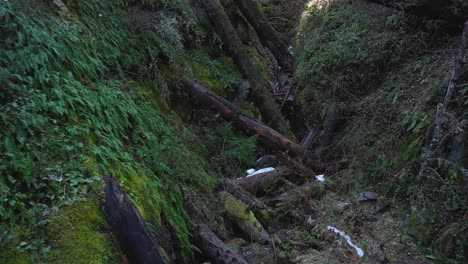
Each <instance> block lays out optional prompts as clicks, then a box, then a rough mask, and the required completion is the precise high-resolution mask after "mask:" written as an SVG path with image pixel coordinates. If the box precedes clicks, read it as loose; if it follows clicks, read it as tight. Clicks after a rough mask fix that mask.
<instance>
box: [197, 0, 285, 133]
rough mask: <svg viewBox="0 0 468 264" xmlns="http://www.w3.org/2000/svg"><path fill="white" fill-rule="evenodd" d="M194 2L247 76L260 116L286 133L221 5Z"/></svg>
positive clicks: (268, 92) (268, 91) (211, 0)
mask: <svg viewBox="0 0 468 264" xmlns="http://www.w3.org/2000/svg"><path fill="white" fill-rule="evenodd" d="M198 3H199V4H200V5H201V6H202V7H203V9H204V10H205V11H206V14H207V16H208V17H209V18H210V20H211V22H212V24H213V25H214V27H215V30H216V32H217V33H218V34H219V35H220V36H221V39H222V42H223V47H224V49H225V50H226V51H227V52H228V53H229V54H230V55H231V57H232V58H233V60H234V63H235V64H236V65H237V68H238V69H239V71H240V72H241V74H242V75H243V76H244V78H246V79H247V80H249V82H250V85H251V95H252V98H253V101H254V103H255V104H256V105H257V106H258V108H259V110H260V113H261V115H262V118H263V120H265V122H266V123H267V124H268V125H269V126H271V127H273V128H274V129H276V130H278V131H280V132H281V133H286V134H287V133H290V132H289V129H288V126H287V123H286V121H285V119H284V118H283V116H282V114H281V111H280V109H279V107H278V105H276V104H275V102H274V101H273V98H272V96H271V87H270V85H269V84H268V83H267V82H266V81H265V80H263V78H262V77H261V75H260V72H259V71H258V69H257V66H256V65H255V63H254V60H253V59H252V58H251V57H250V56H249V54H248V52H247V51H246V50H245V48H244V46H243V44H242V41H241V40H240V38H239V36H238V35H237V33H236V30H235V29H234V27H233V26H232V24H231V22H230V21H229V19H228V18H227V17H226V15H224V12H223V7H222V6H221V5H220V3H219V2H218V1H217V0H198Z"/></svg>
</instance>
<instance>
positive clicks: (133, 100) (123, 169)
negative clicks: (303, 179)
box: [0, 1, 237, 262]
mask: <svg viewBox="0 0 468 264" xmlns="http://www.w3.org/2000/svg"><path fill="white" fill-rule="evenodd" d="M145 3H146V2H145ZM151 3H152V4H156V1H149V2H147V4H151ZM158 3H159V4H161V5H163V6H164V7H165V8H181V7H182V5H184V6H185V4H186V2H185V1H177V2H173V1H158ZM126 4H127V3H124V2H120V3H116V4H111V3H108V2H106V1H74V2H71V3H70V5H69V6H68V7H69V8H70V9H71V10H72V12H73V13H76V14H79V16H71V17H58V16H56V15H55V14H53V13H51V12H52V11H50V10H49V9H48V8H46V7H43V6H41V5H37V6H34V5H32V6H30V7H28V6H27V5H25V3H23V2H22V1H18V2H17V3H16V2H15V3H10V2H6V1H2V3H1V4H0V26H1V34H0V37H1V43H2V44H1V49H0V58H1V59H0V75H1V78H0V79H1V80H0V87H1V88H0V89H1V95H0V100H1V102H2V104H1V106H0V108H1V109H0V117H1V118H0V125H1V127H2V134H1V135H0V153H1V154H0V171H1V174H2V175H4V176H3V177H1V178H0V200H1V201H2V203H1V204H0V217H1V219H2V221H1V224H0V234H1V240H0V243H1V247H2V248H10V249H15V248H16V247H18V245H19V244H20V245H21V247H19V249H20V250H19V252H20V253H21V252H26V253H28V252H34V254H33V257H34V260H33V261H35V262H37V261H44V259H46V257H47V255H48V254H50V250H47V249H48V246H47V245H48V244H49V242H48V241H47V239H54V237H47V235H46V233H45V231H44V230H45V227H46V226H48V225H49V223H50V221H51V218H50V217H49V215H51V214H54V213H56V212H58V211H60V209H61V208H62V207H63V206H65V205H71V206H72V207H73V206H74V204H75V203H76V202H78V201H81V200H84V199H85V197H86V194H87V193H88V192H89V186H90V184H92V183H93V182H100V181H102V178H101V176H104V175H108V174H110V173H112V174H115V175H117V176H118V178H119V179H120V181H121V183H122V185H123V186H124V187H125V189H126V191H127V192H128V193H129V195H130V196H131V198H132V200H133V201H134V203H135V204H136V205H137V207H138V209H139V210H140V212H141V214H142V216H143V218H144V219H145V220H146V221H147V222H149V223H151V224H152V225H153V226H156V227H157V226H161V225H162V224H163V222H165V221H167V222H168V223H169V224H170V225H171V226H172V228H173V229H174V230H175V232H176V234H177V236H178V237H179V239H180V241H181V243H182V246H183V251H184V254H185V256H188V255H189V254H190V252H191V250H192V248H191V245H190V242H189V231H188V228H189V220H188V217H187V216H186V215H185V213H184V210H183V199H184V192H190V191H194V190H199V191H200V190H208V189H209V188H210V186H211V185H212V184H213V181H214V177H213V176H214V175H213V174H211V173H209V172H208V170H209V168H210V166H209V165H208V164H207V163H206V162H205V161H204V160H203V158H202V157H201V156H200V155H199V154H197V153H195V152H193V151H191V150H190V149H188V147H190V144H187V142H185V137H184V135H182V134H181V131H179V128H180V127H181V126H182V125H181V120H180V119H179V117H178V116H177V115H176V114H174V113H171V112H170V111H169V112H166V113H164V114H163V113H161V110H160V109H162V110H164V111H168V109H167V103H166V101H165V99H166V98H167V97H168V96H167V93H172V92H174V91H168V89H169V88H168V87H169V85H168V83H167V81H166V80H165V79H164V78H163V75H164V73H163V70H162V68H163V67H169V69H171V71H174V72H181V71H185V68H186V67H188V64H186V63H185V62H184V59H183V58H185V57H186V56H187V57H190V56H189V55H187V54H186V53H185V52H183V50H182V49H183V40H182V39H181V38H180V37H178V36H175V37H173V38H171V37H168V36H167V34H172V33H170V32H169V31H167V32H160V31H155V30H150V29H147V30H139V31H135V30H134V28H133V27H132V25H131V24H129V23H128V22H127V20H126V17H127V13H126V12H125V11H123V8H122V6H123V5H126ZM179 5H181V6H179ZM168 19H171V18H168ZM164 21H165V22H164ZM164 21H162V22H164V23H166V24H164V25H163V26H166V28H170V29H171V30H179V29H180V28H178V27H176V26H175V24H171V23H172V22H170V21H169V22H168V21H167V20H164ZM167 23H169V24H171V25H168V24H167ZM174 23H176V22H174ZM171 26H172V27H171ZM180 30H182V29H180ZM164 34H166V35H164ZM180 36H182V34H181V35H180ZM171 39H172V40H171ZM194 56H196V55H194ZM205 61H209V59H206V60H205ZM217 63H218V62H216V61H209V63H208V65H207V67H208V68H210V67H211V68H213V67H220V66H219V65H218V64H217ZM164 65H167V66H164ZM213 65H214V66H213ZM221 75H223V76H221ZM215 76H216V77H219V78H220V79H221V83H223V88H226V89H228V88H229V87H230V85H232V84H233V83H234V82H236V81H237V75H235V74H231V75H224V74H223V72H221V74H216V73H215ZM221 77H223V78H224V79H222V78H221ZM162 106H165V107H162ZM192 144H198V143H193V142H192ZM202 193H203V192H202ZM99 217H101V218H102V215H101V216H99ZM162 218H164V221H163V219H162ZM72 224H73V223H72ZM64 232H66V231H64ZM48 235H49V236H52V235H53V234H48ZM82 239H90V238H86V237H83V238H82ZM24 241H27V242H24ZM20 242H21V243H20ZM69 242H72V241H69ZM24 243H26V244H27V245H34V246H27V247H25V246H23V245H25V244H24ZM66 248H69V246H66ZM44 249H45V250H44ZM54 250H55V253H54V254H53V255H55V256H56V255H57V252H61V251H60V250H64V248H60V247H55V248H52V252H54ZM59 254H60V253H59ZM0 256H3V257H6V258H7V259H6V260H5V261H8V256H7V255H4V254H3V255H0ZM82 257H84V259H86V256H82ZM92 258H93V257H92V256H89V261H95V260H96V259H92ZM9 260H10V261H11V259H9Z"/></svg>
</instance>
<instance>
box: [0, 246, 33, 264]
mask: <svg viewBox="0 0 468 264" xmlns="http://www.w3.org/2000/svg"><path fill="white" fill-rule="evenodd" d="M0 263H4V264H32V263H35V258H34V256H33V255H32V254H30V253H28V252H20V251H19V250H18V249H16V248H9V249H7V250H6V251H5V252H2V253H0Z"/></svg>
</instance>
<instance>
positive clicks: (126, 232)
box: [104, 175, 167, 264]
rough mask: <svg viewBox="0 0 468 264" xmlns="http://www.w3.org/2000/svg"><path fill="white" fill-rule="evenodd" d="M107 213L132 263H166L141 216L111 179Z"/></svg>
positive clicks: (108, 180)
mask: <svg viewBox="0 0 468 264" xmlns="http://www.w3.org/2000/svg"><path fill="white" fill-rule="evenodd" d="M104 212H105V214H106V217H107V221H108V222H109V225H110V227H111V229H112V232H113V233H114V234H115V236H116V238H117V241H118V242H119V245H120V248H121V249H122V252H123V253H124V254H125V255H126V257H127V259H128V260H129V261H130V263H154V264H166V263H167V262H166V260H165V259H164V258H163V257H162V255H161V253H160V251H159V244H158V242H157V241H156V239H155V238H154V237H153V236H152V235H151V233H150V232H149V231H148V228H147V226H146V224H145V222H144V221H143V219H142V218H141V216H140V213H139V212H138V210H137V209H136V207H135V206H134V205H133V204H132V202H131V201H130V199H129V198H128V196H127V194H125V192H124V191H123V190H122V187H120V184H119V182H118V181H117V179H116V178H115V177H114V176H112V175H111V176H109V177H108V179H107V185H106V198H105V203H104Z"/></svg>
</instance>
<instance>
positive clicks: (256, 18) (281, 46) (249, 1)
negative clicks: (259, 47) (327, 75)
mask: <svg viewBox="0 0 468 264" xmlns="http://www.w3.org/2000/svg"><path fill="white" fill-rule="evenodd" d="M236 2H237V4H238V5H239V8H240V10H241V11H242V13H243V14H244V16H245V18H247V20H248V21H249V23H250V25H252V27H253V28H254V29H255V31H256V32H257V35H258V37H259V39H260V42H261V43H262V44H263V46H265V47H267V48H268V49H269V50H270V51H271V53H273V56H274V57H275V58H276V60H277V61H278V64H279V65H280V66H281V67H282V68H283V69H285V70H287V71H289V70H292V60H291V55H290V54H289V52H288V48H287V46H286V44H285V43H284V42H283V41H282V40H281V38H280V37H279V35H278V33H277V32H276V31H275V30H274V29H273V27H272V26H271V25H270V23H269V22H268V20H267V19H266V17H265V16H264V15H263V14H262V12H260V10H259V9H258V6H257V1H254V0H236Z"/></svg>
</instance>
